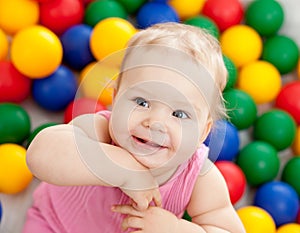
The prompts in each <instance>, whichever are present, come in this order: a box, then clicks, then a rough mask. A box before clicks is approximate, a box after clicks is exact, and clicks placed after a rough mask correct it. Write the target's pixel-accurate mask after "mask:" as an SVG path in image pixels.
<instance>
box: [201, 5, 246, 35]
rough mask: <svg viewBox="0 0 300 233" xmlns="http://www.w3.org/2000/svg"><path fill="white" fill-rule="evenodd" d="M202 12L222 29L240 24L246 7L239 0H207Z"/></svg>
mask: <svg viewBox="0 0 300 233" xmlns="http://www.w3.org/2000/svg"><path fill="white" fill-rule="evenodd" d="M202 14H204V15H206V16H208V17H209V18H211V19H212V20H213V21H214V22H215V23H216V24H217V25H218V27H219V29H220V31H224V30H225V29H227V28H229V27H231V26H233V25H236V24H240V23H241V21H242V19H243V17H244V9H243V6H242V4H241V2H240V1H239V0H207V1H206V2H205V3H204V6H203V8H202Z"/></svg>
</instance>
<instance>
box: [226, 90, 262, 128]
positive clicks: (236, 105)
mask: <svg viewBox="0 0 300 233" xmlns="http://www.w3.org/2000/svg"><path fill="white" fill-rule="evenodd" d="M223 96H224V99H225V106H226V109H227V114H228V116H229V119H230V122H231V123H233V124H234V125H235V126H236V127H237V129H238V130H241V129H247V128H249V127H250V126H251V125H252V124H253V123H254V121H255V120H256V115H257V107H256V105H255V102H254V100H253V99H252V97H251V96H250V95H249V94H247V93H246V92H244V91H242V90H238V89H230V90H226V91H225V92H224V94H223Z"/></svg>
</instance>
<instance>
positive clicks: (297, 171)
mask: <svg viewBox="0 0 300 233" xmlns="http://www.w3.org/2000/svg"><path fill="white" fill-rule="evenodd" d="M299 177H300V157H298V156H296V157H293V158H291V159H289V160H288V161H287V163H286V164H285V165H284V167H283V170H282V175H281V179H282V181H284V182H286V183H288V184H289V185H291V186H292V187H293V188H294V189H295V190H296V192H297V193H298V195H299V196H300V182H299Z"/></svg>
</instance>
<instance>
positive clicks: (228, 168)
mask: <svg viewBox="0 0 300 233" xmlns="http://www.w3.org/2000/svg"><path fill="white" fill-rule="evenodd" d="M215 165H216V167H217V168H218V169H219V171H220V172H221V174H222V175H223V177H224V179H225V182H226V185H227V188H228V191H229V195H230V200H231V203H232V204H233V205H234V204H235V203H237V202H238V201H239V200H240V199H241V198H242V196H243V194H244V193H245V190H246V178H245V175H244V173H243V171H242V170H241V169H240V168H239V167H238V166H237V165H236V164H235V163H233V162H230V161H217V162H215Z"/></svg>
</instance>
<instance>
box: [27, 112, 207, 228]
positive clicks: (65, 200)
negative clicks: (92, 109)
mask: <svg viewBox="0 0 300 233" xmlns="http://www.w3.org/2000/svg"><path fill="white" fill-rule="evenodd" d="M103 115H105V116H106V117H107V114H106V113H104V114H103ZM207 154H208V148H207V147H206V146H205V145H201V146H200V148H198V150H197V151H196V152H195V153H194V154H193V156H192V157H191V158H190V159H189V160H188V161H187V162H186V163H185V164H182V165H181V166H180V167H179V169H178V170H177V172H176V173H175V174H174V176H173V178H171V179H170V180H169V181H168V182H166V183H165V184H163V185H161V186H160V187H159V190H160V193H161V196H162V207H163V208H164V209H166V210H169V211H170V212H172V213H174V214H175V215H176V216H177V217H178V218H181V217H182V216H183V214H184V211H185V210H186V207H187V205H188V203H189V201H190V198H191V194H192V191H193V187H194V184H195V182H196V180H197V177H198V175H199V172H200V170H201V167H202V165H203V162H204V160H205V159H206V158H207ZM112 175H113V174H112ZM33 198H34V204H33V207H32V208H34V209H35V210H38V213H39V215H41V216H42V217H43V219H44V220H45V221H46V222H47V223H48V227H50V228H52V230H53V231H54V232H69V233H94V232H101V233H112V232H114V233H118V232H120V233H121V232H122V230H121V222H122V219H123V218H124V216H123V215H121V214H119V213H113V212H112V211H111V210H110V209H111V206H112V205H114V204H128V203H130V199H129V197H128V196H126V194H124V193H123V192H122V191H121V190H120V189H119V188H115V187H103V186H55V185H51V184H48V183H45V182H42V183H41V184H40V185H39V187H38V188H37V189H36V190H35V192H34V195H33Z"/></svg>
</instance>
